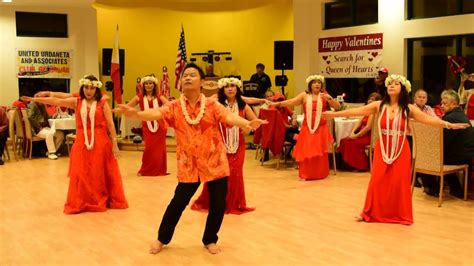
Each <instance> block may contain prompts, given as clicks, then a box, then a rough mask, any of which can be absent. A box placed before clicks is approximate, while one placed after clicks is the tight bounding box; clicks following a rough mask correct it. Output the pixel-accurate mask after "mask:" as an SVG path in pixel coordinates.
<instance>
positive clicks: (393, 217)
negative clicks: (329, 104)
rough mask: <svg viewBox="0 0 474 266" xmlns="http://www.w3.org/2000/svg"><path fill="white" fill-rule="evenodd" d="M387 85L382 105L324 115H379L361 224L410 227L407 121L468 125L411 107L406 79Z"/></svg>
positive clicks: (397, 77)
mask: <svg viewBox="0 0 474 266" xmlns="http://www.w3.org/2000/svg"><path fill="white" fill-rule="evenodd" d="M385 85H386V86H387V94H386V95H385V96H384V98H383V99H382V101H376V102H372V103H370V104H368V105H365V106H362V107H359V108H354V109H348V110H345V111H342V112H330V111H329V112H325V113H324V115H325V116H326V117H341V116H367V115H371V114H378V119H377V126H378V132H379V139H378V140H377V143H376V144H375V149H374V162H373V165H372V173H371V178H370V182H369V187H368V189H367V196H366V199H365V206H364V209H363V211H362V213H361V217H360V220H361V221H365V222H381V223H400V224H405V225H410V224H412V223H413V211H412V202H411V191H410V186H411V185H410V181H411V180H410V176H411V172H410V170H411V155H410V147H409V145H408V141H407V140H406V133H407V130H408V120H409V119H410V118H413V119H415V120H418V121H419V122H421V123H425V124H429V125H432V126H437V127H441V128H442V127H446V128H449V129H461V128H466V127H467V125H466V124H456V123H455V124H453V123H449V122H445V121H443V120H441V119H437V118H433V117H431V116H429V115H427V114H425V113H423V112H422V111H421V110H420V109H419V108H418V107H416V106H414V105H412V104H409V96H408V95H409V92H410V91H411V84H410V81H408V80H407V79H406V78H405V77H403V76H400V75H390V76H388V77H387V79H386V80H385Z"/></svg>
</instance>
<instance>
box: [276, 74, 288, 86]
mask: <svg viewBox="0 0 474 266" xmlns="http://www.w3.org/2000/svg"><path fill="white" fill-rule="evenodd" d="M275 85H276V86H286V85H288V77H287V76H286V75H276V76H275Z"/></svg>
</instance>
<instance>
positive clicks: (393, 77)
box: [385, 74, 411, 92]
mask: <svg viewBox="0 0 474 266" xmlns="http://www.w3.org/2000/svg"><path fill="white" fill-rule="evenodd" d="M392 81H398V82H400V84H402V85H403V86H405V88H406V90H407V92H410V91H411V83H410V81H409V80H408V79H407V78H405V77H404V76H402V75H394V74H392V75H389V76H388V77H387V78H386V79H385V86H386V87H388V85H390V83H392Z"/></svg>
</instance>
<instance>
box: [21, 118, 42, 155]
mask: <svg viewBox="0 0 474 266" xmlns="http://www.w3.org/2000/svg"><path fill="white" fill-rule="evenodd" d="M21 114H22V116H23V122H24V123H25V132H24V133H25V139H26V145H25V151H26V154H27V155H28V158H29V159H30V160H31V154H32V152H33V142H35V141H42V140H45V139H44V138H40V137H38V136H36V135H33V131H32V129H31V124H30V120H29V119H28V113H27V111H26V109H21Z"/></svg>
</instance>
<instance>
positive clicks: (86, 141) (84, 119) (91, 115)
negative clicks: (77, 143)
mask: <svg viewBox="0 0 474 266" xmlns="http://www.w3.org/2000/svg"><path fill="white" fill-rule="evenodd" d="M96 107H97V101H93V102H92V104H91V109H90V111H89V119H90V121H91V141H90V142H89V136H88V135H87V100H86V99H82V105H81V120H82V129H83V130H84V145H86V148H87V150H92V148H93V147H94V124H95V110H96Z"/></svg>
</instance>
